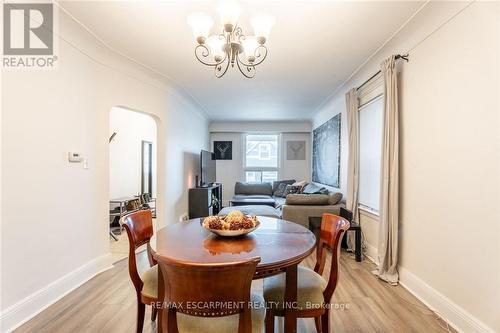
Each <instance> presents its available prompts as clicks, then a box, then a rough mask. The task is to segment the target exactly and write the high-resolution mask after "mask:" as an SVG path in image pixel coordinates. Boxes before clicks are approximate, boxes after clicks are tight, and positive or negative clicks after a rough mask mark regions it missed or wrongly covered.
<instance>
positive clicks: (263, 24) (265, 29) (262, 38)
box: [250, 15, 274, 44]
mask: <svg viewBox="0 0 500 333" xmlns="http://www.w3.org/2000/svg"><path fill="white" fill-rule="evenodd" d="M250 24H251V25H252V28H253V31H254V34H255V36H256V37H257V40H258V42H259V44H264V43H265V42H266V40H267V39H268V38H269V33H270V32H271V28H272V27H273V26H274V18H272V17H271V16H264V15H261V16H256V17H254V18H252V20H251V21H250Z"/></svg>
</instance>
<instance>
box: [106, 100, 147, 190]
mask: <svg viewBox="0 0 500 333" xmlns="http://www.w3.org/2000/svg"><path fill="white" fill-rule="evenodd" d="M113 133H116V135H115V137H114V138H113V141H111V143H110V144H109V197H110V198H119V197H130V196H133V195H137V194H139V193H142V191H141V188H142V186H141V185H142V141H148V142H151V144H152V170H153V173H152V178H153V180H152V187H153V188H152V195H153V197H156V148H157V147H156V146H157V143H156V121H155V119H154V118H153V117H151V116H149V115H148V114H145V113H139V112H136V111H130V110H127V109H124V108H120V107H113V108H112V109H111V110H110V114H109V134H108V136H109V137H111V135H112V134H113Z"/></svg>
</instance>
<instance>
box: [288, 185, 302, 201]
mask: <svg viewBox="0 0 500 333" xmlns="http://www.w3.org/2000/svg"><path fill="white" fill-rule="evenodd" d="M301 190H302V186H294V185H287V186H286V189H285V195H284V197H285V198H286V196H287V195H289V194H298V193H300V191H301Z"/></svg>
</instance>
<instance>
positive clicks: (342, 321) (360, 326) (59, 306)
mask: <svg viewBox="0 0 500 333" xmlns="http://www.w3.org/2000/svg"><path fill="white" fill-rule="evenodd" d="M138 257H139V258H138V259H139V263H140V264H139V265H140V266H142V267H146V266H145V265H147V259H146V255H145V252H142V253H140V254H139V255H138ZM314 262H315V260H314V254H313V255H312V256H310V257H309V258H307V259H306V260H305V261H304V262H303V263H302V264H303V265H306V266H309V267H312V266H313V265H314ZM327 264H328V263H327ZM373 268H374V266H373V265H372V264H371V263H370V262H367V261H365V262H362V263H357V262H356V261H354V259H353V257H352V255H350V254H347V253H342V256H341V272H340V280H339V285H338V287H337V290H336V291H335V294H334V296H333V299H332V303H337V304H338V305H339V308H338V309H337V310H334V311H332V314H331V316H332V317H331V319H332V323H333V325H332V326H333V331H334V332H363V333H364V332H426V333H430V332H448V329H447V325H446V323H444V322H443V321H441V320H439V319H437V317H436V315H435V314H433V313H432V312H431V311H430V310H429V309H427V308H426V307H425V306H424V305H423V304H422V303H421V302H419V301H418V300H417V299H416V298H415V297H413V296H412V295H411V294H410V293H408V292H407V291H406V290H405V289H404V288H402V287H400V286H397V287H393V286H389V285H387V284H386V283H383V282H381V281H379V280H377V278H376V277H375V276H373V275H372V273H371V270H372V269H373ZM325 271H326V272H325V276H327V274H329V272H328V270H327V269H325ZM252 288H254V289H256V290H261V289H262V282H261V281H255V283H254V285H253V286H252ZM135 302H136V300H135V294H134V289H133V286H132V283H131V282H130V279H129V276H128V268H127V260H122V261H120V262H118V263H116V264H115V266H114V267H113V268H112V269H110V270H108V271H106V272H103V273H101V274H100V275H98V276H96V277H95V278H93V279H92V280H90V281H89V282H87V283H85V284H84V285H82V286H81V287H80V288H78V289H76V290H75V291H73V292H72V293H70V294H68V295H67V296H65V297H64V298H62V299H61V300H60V301H58V302H57V303H55V304H54V305H52V306H51V307H49V308H48V309H47V310H45V311H43V312H42V313H40V314H39V315H37V316H36V317H35V318H33V319H32V320H30V321H29V322H27V323H26V324H24V325H23V326H21V327H20V328H18V329H17V330H16V331H15V332H17V333H21V332H37V333H48V332H51V333H52V332H53V333H55V332H61V333H62V332H64V333H66V332H134V330H135V321H136V303H135ZM147 308H148V309H147V311H146V319H145V323H144V332H156V325H155V324H154V323H153V322H151V321H150V317H151V315H150V313H151V312H150V308H149V307H147ZM449 330H450V332H451V331H453V330H452V329H451V328H450V329H449ZM282 331H283V323H282V320H281V319H280V320H277V321H276V332H282ZM315 331H316V330H315V328H314V322H313V320H312V319H299V322H298V332H315Z"/></svg>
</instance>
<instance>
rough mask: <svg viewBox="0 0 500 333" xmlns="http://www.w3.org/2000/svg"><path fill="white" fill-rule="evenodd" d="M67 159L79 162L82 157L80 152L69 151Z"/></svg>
mask: <svg viewBox="0 0 500 333" xmlns="http://www.w3.org/2000/svg"><path fill="white" fill-rule="evenodd" d="M68 160H69V161H70V162H72V163H80V162H81V161H82V160H83V157H82V155H80V153H74V152H69V153H68Z"/></svg>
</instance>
